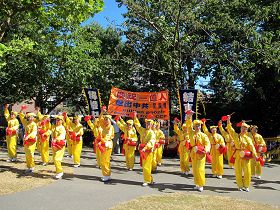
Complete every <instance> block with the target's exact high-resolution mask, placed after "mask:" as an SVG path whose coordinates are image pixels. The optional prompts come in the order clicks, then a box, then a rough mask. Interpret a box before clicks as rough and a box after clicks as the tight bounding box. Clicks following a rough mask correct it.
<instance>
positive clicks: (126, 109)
mask: <svg viewBox="0 0 280 210" xmlns="http://www.w3.org/2000/svg"><path fill="white" fill-rule="evenodd" d="M134 111H136V112H137V117H138V118H146V117H147V115H148V114H149V113H152V114H153V115H154V116H155V118H156V119H163V120H169V99H168V91H160V92H130V91H126V90H121V89H118V88H115V87H112V89H111V95H110V101H109V106H108V112H109V113H110V114H111V115H121V116H127V117H128V116H129V117H131V114H132V113H133V112H134Z"/></svg>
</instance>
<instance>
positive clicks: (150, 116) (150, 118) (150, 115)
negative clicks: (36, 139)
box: [146, 113, 155, 120]
mask: <svg viewBox="0 0 280 210" xmlns="http://www.w3.org/2000/svg"><path fill="white" fill-rule="evenodd" d="M146 118H147V119H149V120H152V119H154V118H155V117H154V115H153V114H152V113H149V114H148V115H147V117H146Z"/></svg>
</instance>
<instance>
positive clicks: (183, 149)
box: [174, 120, 190, 175]
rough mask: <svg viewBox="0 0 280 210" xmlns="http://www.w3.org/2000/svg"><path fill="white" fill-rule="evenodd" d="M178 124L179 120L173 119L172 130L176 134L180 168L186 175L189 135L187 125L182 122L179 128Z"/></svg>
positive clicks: (188, 157)
mask: <svg viewBox="0 0 280 210" xmlns="http://www.w3.org/2000/svg"><path fill="white" fill-rule="evenodd" d="M178 124H180V121H177V120H175V122H174V132H175V133H176V134H177V135H178V141H179V142H180V143H179V148H178V152H179V157H180V168H181V172H182V173H183V174H186V175H188V174H189V171H190V166H189V165H190V163H189V159H190V137H189V133H188V128H187V125H186V124H185V123H184V124H183V125H182V128H181V129H180V128H179V126H178Z"/></svg>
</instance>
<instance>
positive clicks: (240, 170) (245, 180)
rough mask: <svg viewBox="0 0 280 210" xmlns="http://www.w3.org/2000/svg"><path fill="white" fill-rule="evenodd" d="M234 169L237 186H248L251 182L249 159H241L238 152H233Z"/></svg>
mask: <svg viewBox="0 0 280 210" xmlns="http://www.w3.org/2000/svg"><path fill="white" fill-rule="evenodd" d="M234 171H235V178H236V184H237V186H238V187H239V188H242V187H246V188H248V187H249V186H250V183H251V164H250V160H246V159H242V158H241V157H240V155H239V152H236V153H235V163H234ZM242 174H244V176H242Z"/></svg>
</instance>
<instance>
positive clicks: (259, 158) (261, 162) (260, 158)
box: [257, 156, 265, 166]
mask: <svg viewBox="0 0 280 210" xmlns="http://www.w3.org/2000/svg"><path fill="white" fill-rule="evenodd" d="M257 161H259V162H260V164H261V166H264V162H265V160H264V158H263V157H262V156H259V157H258V158H257Z"/></svg>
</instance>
